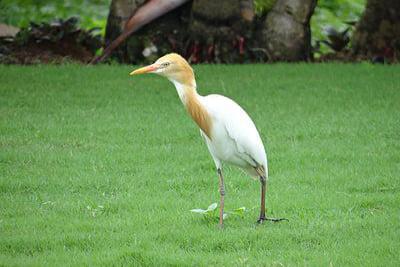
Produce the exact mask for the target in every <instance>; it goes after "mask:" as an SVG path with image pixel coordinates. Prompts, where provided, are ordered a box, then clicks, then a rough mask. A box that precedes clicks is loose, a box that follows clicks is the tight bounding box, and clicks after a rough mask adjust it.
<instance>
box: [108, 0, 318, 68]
mask: <svg viewBox="0 0 400 267" xmlns="http://www.w3.org/2000/svg"><path fill="white" fill-rule="evenodd" d="M165 1H167V0H165ZM273 1H276V3H275V5H274V8H273V11H271V12H270V13H268V15H267V16H266V17H265V16H263V17H256V16H255V13H254V7H253V0H219V1H215V0H193V1H189V2H188V3H186V4H183V5H182V6H181V7H179V8H177V9H175V10H173V11H171V12H169V13H167V14H165V15H163V16H161V17H159V18H157V19H156V20H154V21H152V22H151V23H149V24H148V25H146V26H145V27H143V28H141V29H140V30H138V31H137V32H135V33H133V35H132V36H130V37H129V38H128V39H127V40H126V41H124V42H123V43H122V45H120V47H118V49H116V50H115V51H114V53H113V54H112V57H114V58H115V59H117V60H118V61H119V62H124V63H136V64H137V63H150V62H152V61H153V60H155V59H156V58H158V57H159V56H162V55H163V54H165V53H169V52H177V53H179V54H181V55H183V56H184V57H185V58H187V59H188V60H189V61H190V62H191V63H200V62H210V63H243V62H265V61H277V60H284V61H299V60H307V59H309V57H310V51H311V44H310V42H311V41H310V27H309V22H310V17H311V14H312V13H313V10H314V7H315V4H316V0H273ZM146 2H147V1H145V0H112V3H111V6H110V15H109V17H108V21H107V29H106V44H107V43H109V42H110V41H111V40H113V39H115V38H116V37H117V36H118V35H120V34H121V32H122V31H123V29H124V26H125V23H126V21H127V20H128V19H129V18H130V17H131V16H132V15H133V13H134V12H135V11H136V10H137V9H138V8H140V7H141V6H142V5H144V4H149V3H151V2H147V3H146ZM139 12H140V11H138V13H139Z"/></svg>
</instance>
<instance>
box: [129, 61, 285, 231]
mask: <svg viewBox="0 0 400 267" xmlns="http://www.w3.org/2000/svg"><path fill="white" fill-rule="evenodd" d="M144 73H155V74H158V75H161V76H164V77H166V78H167V79H169V80H170V81H171V82H172V83H173V84H174V85H175V88H176V91H177V92H178V95H179V98H180V99H181V101H182V103H183V105H184V106H185V108H186V110H187V112H188V113H189V115H190V116H191V117H192V119H193V120H194V121H195V123H196V124H197V125H198V126H199V127H200V134H201V136H202V137H203V138H204V140H205V142H206V144H207V147H208V150H209V151H210V153H211V156H212V158H213V160H214V163H215V166H216V168H217V174H218V177H219V193H220V211H219V225H220V226H223V218H224V196H225V184H224V177H223V175H222V163H223V162H225V163H228V164H231V165H235V166H238V167H240V168H242V169H243V170H245V171H246V172H247V173H249V174H250V175H251V176H255V177H259V179H260V182H261V210H260V217H259V218H258V221H257V222H258V223H262V222H264V221H275V222H276V221H281V220H284V219H276V218H267V217H266V216H265V194H266V187H267V185H266V184H267V179H268V165H267V156H266V153H265V149H264V145H263V143H262V141H261V138H260V135H259V133H258V131H257V129H256V127H255V125H254V123H253V121H252V120H251V119H250V117H249V116H248V115H247V113H246V112H245V111H244V110H243V109H242V108H241V107H240V106H239V105H238V104H236V103H235V102H234V101H233V100H231V99H229V98H227V97H225V96H222V95H216V94H213V95H208V96H201V95H199V94H198V93H197V90H196V81H195V78H194V73H193V69H192V68H191V67H190V65H189V64H188V62H187V61H186V60H185V59H184V58H183V57H181V56H180V55H178V54H175V53H172V54H167V55H165V56H163V57H161V58H159V59H158V60H157V61H156V62H155V63H154V64H151V65H149V66H146V67H142V68H140V69H137V70H134V71H132V72H131V73H130V75H135V74H144Z"/></svg>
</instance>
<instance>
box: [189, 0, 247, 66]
mask: <svg viewBox="0 0 400 267" xmlns="http://www.w3.org/2000/svg"><path fill="white" fill-rule="evenodd" d="M253 19H254V9H253V0H219V1H215V0H194V1H193V6H192V17H191V21H190V25H189V33H190V47H189V51H188V57H189V61H191V62H194V63H197V62H215V63H235V62H236V63H237V62H243V60H244V59H245V58H248V50H247V49H246V48H248V46H247V40H249V39H250V37H251V26H252V22H253Z"/></svg>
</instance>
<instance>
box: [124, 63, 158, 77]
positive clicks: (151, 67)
mask: <svg viewBox="0 0 400 267" xmlns="http://www.w3.org/2000/svg"><path fill="white" fill-rule="evenodd" d="M157 69H158V66H157V65H155V64H152V65H149V66H146V67H143V68H140V69H137V70H134V71H132V72H131V73H129V75H136V74H144V73H152V72H154V71H156V70H157Z"/></svg>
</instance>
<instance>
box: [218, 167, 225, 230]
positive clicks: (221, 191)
mask: <svg viewBox="0 0 400 267" xmlns="http://www.w3.org/2000/svg"><path fill="white" fill-rule="evenodd" d="M217 171H218V177H219V194H220V202H219V226H220V227H223V226H224V196H225V183H224V177H223V176H222V170H221V169H220V168H218V170H217Z"/></svg>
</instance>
